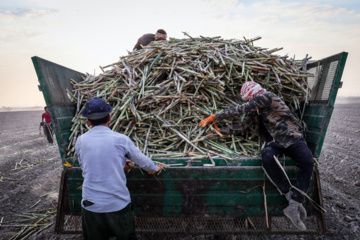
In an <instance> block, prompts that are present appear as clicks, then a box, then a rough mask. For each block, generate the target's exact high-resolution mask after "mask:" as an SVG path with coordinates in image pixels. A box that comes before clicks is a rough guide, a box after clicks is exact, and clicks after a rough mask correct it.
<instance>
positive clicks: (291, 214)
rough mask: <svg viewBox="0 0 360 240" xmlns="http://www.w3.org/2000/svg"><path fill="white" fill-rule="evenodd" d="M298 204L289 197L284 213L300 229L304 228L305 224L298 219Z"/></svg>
mask: <svg viewBox="0 0 360 240" xmlns="http://www.w3.org/2000/svg"><path fill="white" fill-rule="evenodd" d="M299 205H301V203H299V202H297V201H295V200H292V199H290V201H289V206H288V207H287V208H285V209H284V214H285V216H287V217H288V218H289V219H290V220H291V222H292V223H293V224H294V226H295V227H297V228H298V229H300V230H306V226H305V224H304V223H303V222H302V221H301V219H300V212H299V208H300V206H299Z"/></svg>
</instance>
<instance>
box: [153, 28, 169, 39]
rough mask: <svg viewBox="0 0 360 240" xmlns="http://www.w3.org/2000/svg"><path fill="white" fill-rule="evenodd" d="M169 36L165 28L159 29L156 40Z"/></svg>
mask: <svg viewBox="0 0 360 240" xmlns="http://www.w3.org/2000/svg"><path fill="white" fill-rule="evenodd" d="M166 38H167V34H166V32H165V30H163V29H159V30H157V32H156V33H155V40H156V41H157V40H166Z"/></svg>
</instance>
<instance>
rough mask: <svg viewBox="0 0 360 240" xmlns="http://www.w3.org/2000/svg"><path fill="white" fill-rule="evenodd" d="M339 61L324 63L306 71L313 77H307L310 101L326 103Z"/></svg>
mask: <svg viewBox="0 0 360 240" xmlns="http://www.w3.org/2000/svg"><path fill="white" fill-rule="evenodd" d="M338 65H339V61H338V60H336V61H331V62H325V63H323V64H320V65H318V66H314V67H312V68H309V69H308V72H309V73H312V74H313V75H314V76H313V77H308V83H309V89H310V98H309V99H310V100H317V101H327V100H328V99H329V96H330V91H331V88H332V86H333V82H334V79H335V75H336V71H337V68H338Z"/></svg>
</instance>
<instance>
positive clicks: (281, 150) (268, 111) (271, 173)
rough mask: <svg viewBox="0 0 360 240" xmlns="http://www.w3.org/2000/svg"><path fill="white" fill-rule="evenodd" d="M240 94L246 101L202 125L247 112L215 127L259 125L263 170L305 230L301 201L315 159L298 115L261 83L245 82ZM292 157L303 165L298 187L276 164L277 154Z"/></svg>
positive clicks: (227, 130) (231, 129) (240, 129)
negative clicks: (231, 122)
mask: <svg viewBox="0 0 360 240" xmlns="http://www.w3.org/2000/svg"><path fill="white" fill-rule="evenodd" d="M241 97H242V99H243V100H245V101H247V103H244V104H242V105H238V106H235V107H232V108H229V109H226V110H224V111H222V112H220V113H217V114H215V115H211V116H210V117H208V118H206V119H204V120H202V121H201V122H200V127H204V126H205V125H206V124H207V123H214V121H215V120H223V119H228V118H233V117H236V116H240V115H242V114H245V118H244V120H243V121H242V122H241V123H238V124H234V125H232V126H228V127H224V128H221V129H220V128H218V127H217V126H216V125H215V129H216V130H217V131H218V132H220V133H221V134H225V135H236V134H241V133H244V132H246V130H247V129H248V128H249V126H251V125H253V124H257V125H258V126H259V132H260V136H261V137H262V138H264V139H265V140H266V142H265V147H264V149H263V150H262V155H261V157H262V163H263V169H264V171H265V173H266V175H267V177H268V178H269V180H270V181H271V182H272V183H273V184H274V185H275V186H276V187H277V189H278V190H279V192H280V193H281V194H283V195H285V197H286V199H287V200H288V201H289V206H288V207H287V208H285V209H284V214H285V216H287V217H288V218H289V219H290V220H291V221H292V223H293V224H294V225H295V226H296V227H297V228H298V229H300V230H306V226H305V224H304V222H303V221H304V220H305V219H306V216H307V213H306V210H305V208H304V207H303V205H302V203H303V202H304V200H305V196H304V194H302V193H301V192H303V193H306V192H307V191H308V189H309V186H310V179H311V176H312V173H313V166H314V160H313V156H312V153H311V151H310V149H309V148H308V146H307V144H306V142H305V140H304V136H303V133H302V128H301V126H299V125H298V124H297V118H296V117H295V116H294V115H293V114H292V113H291V111H290V109H289V108H288V107H287V106H286V104H285V103H284V102H283V101H282V100H281V99H280V98H279V97H278V96H277V95H276V94H274V93H272V92H268V91H266V90H265V89H263V88H262V87H261V86H260V84H258V83H255V82H246V83H244V84H243V86H242V88H241ZM283 154H285V155H287V156H290V157H291V158H292V159H293V160H294V161H295V162H296V163H297V166H298V167H299V168H300V171H299V172H298V175H297V179H296V186H295V187H296V188H297V189H299V190H300V191H301V192H299V191H297V190H296V189H294V188H292V187H291V186H290V184H289V182H288V181H287V180H286V178H285V176H284V175H283V172H282V170H281V169H280V167H279V166H278V165H277V163H276V160H275V159H274V157H278V156H279V155H283Z"/></svg>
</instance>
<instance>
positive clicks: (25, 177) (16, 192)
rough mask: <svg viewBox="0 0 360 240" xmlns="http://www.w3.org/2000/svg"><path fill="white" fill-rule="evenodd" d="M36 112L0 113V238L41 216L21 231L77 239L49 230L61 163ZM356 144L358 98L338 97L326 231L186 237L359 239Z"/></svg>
mask: <svg viewBox="0 0 360 240" xmlns="http://www.w3.org/2000/svg"><path fill="white" fill-rule="evenodd" d="M41 114H42V111H19V112H0V189H1V194H0V239H10V238H11V237H14V236H16V235H17V234H19V232H20V231H21V229H23V228H24V226H25V225H33V224H35V223H36V221H39V220H40V219H41V218H44V219H45V220H46V221H45V223H43V221H42V223H43V225H41V226H36V227H32V228H31V227H28V228H27V229H25V230H24V231H28V233H29V237H28V238H27V239H82V238H81V235H58V234H56V233H55V232H54V225H55V214H56V206H57V200H58V199H57V198H58V190H59V186H60V175H61V171H62V166H61V159H60V155H59V151H58V148H57V145H56V141H55V144H54V145H52V146H49V145H48V144H47V140H46V138H45V137H44V136H43V135H41V136H39V131H38V129H39V123H40V121H41ZM359 146H360V99H359V98H354V99H351V101H350V102H345V101H338V102H337V103H336V105H335V109H334V112H333V116H332V118H331V121H330V125H329V127H328V130H327V135H326V138H325V142H324V145H323V149H322V153H321V156H320V158H319V170H320V176H321V185H322V195H323V201H324V207H325V210H326V213H325V219H326V223H325V224H326V234H325V235H321V236H306V235H304V236H223V237H220V238H218V237H214V236H199V237H196V238H190V237H189V238H186V239H229V240H230V239H299V240H300V239H303V240H304V239H334V240H335V239H350V240H352V239H360V147H359ZM30 216H31V217H30ZM31 231H33V232H31ZM35 232H37V233H36V234H34V233H35ZM19 239H21V238H19ZM139 239H143V238H141V237H139Z"/></svg>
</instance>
